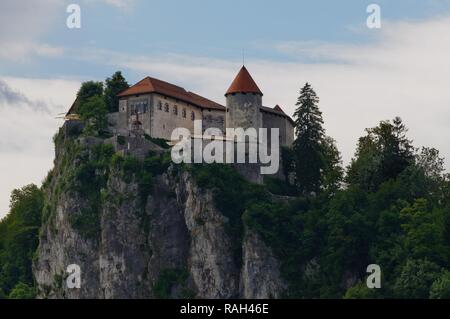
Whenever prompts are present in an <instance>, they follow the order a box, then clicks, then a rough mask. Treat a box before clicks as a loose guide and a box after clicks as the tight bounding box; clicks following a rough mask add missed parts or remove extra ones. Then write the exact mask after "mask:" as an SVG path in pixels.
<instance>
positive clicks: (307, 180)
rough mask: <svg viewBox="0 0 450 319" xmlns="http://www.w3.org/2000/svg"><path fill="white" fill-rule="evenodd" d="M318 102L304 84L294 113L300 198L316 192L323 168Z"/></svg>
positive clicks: (321, 131)
mask: <svg viewBox="0 0 450 319" xmlns="http://www.w3.org/2000/svg"><path fill="white" fill-rule="evenodd" d="M318 103H319V97H318V96H317V94H316V92H314V90H313V88H312V87H311V85H310V84H309V83H306V84H305V86H304V87H303V88H302V89H301V91H300V96H299V98H298V100H297V103H296V106H297V109H296V110H295V113H294V118H295V141H294V156H295V173H296V174H295V175H296V186H297V189H298V191H299V192H300V194H302V195H309V194H312V193H318V192H319V190H320V184H321V172H322V170H323V169H324V167H325V163H324V161H325V159H324V156H323V152H322V142H323V140H324V136H325V131H324V129H323V127H322V125H323V119H322V112H321V111H320V110H319V107H318Z"/></svg>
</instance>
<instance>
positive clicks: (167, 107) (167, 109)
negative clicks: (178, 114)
mask: <svg viewBox="0 0 450 319" xmlns="http://www.w3.org/2000/svg"><path fill="white" fill-rule="evenodd" d="M164 111H166V112H169V103H166V104H164Z"/></svg>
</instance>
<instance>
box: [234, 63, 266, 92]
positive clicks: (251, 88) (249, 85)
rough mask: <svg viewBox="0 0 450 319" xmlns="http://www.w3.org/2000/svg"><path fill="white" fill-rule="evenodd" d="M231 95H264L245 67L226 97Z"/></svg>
mask: <svg viewBox="0 0 450 319" xmlns="http://www.w3.org/2000/svg"><path fill="white" fill-rule="evenodd" d="M231 93H258V94H261V95H262V92H261V90H260V89H259V88H258V86H257V85H256V83H255V81H254V80H253V78H252V76H251V75H250V73H249V72H248V71H247V69H246V68H245V66H242V68H241V70H240V71H239V73H238V74H237V75H236V77H235V78H234V80H233V82H232V83H231V85H230V87H229V88H228V90H227V93H225V95H227V94H231Z"/></svg>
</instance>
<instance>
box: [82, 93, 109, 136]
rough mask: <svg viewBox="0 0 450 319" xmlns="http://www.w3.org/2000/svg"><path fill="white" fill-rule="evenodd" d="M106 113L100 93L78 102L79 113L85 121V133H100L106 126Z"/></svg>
mask: <svg viewBox="0 0 450 319" xmlns="http://www.w3.org/2000/svg"><path fill="white" fill-rule="evenodd" d="M107 113H108V110H107V108H106V104H105V100H104V99H103V97H102V96H100V95H94V96H92V97H90V98H88V99H87V100H86V102H84V103H83V104H80V108H79V115H80V118H81V120H82V121H83V122H84V123H85V133H86V134H88V135H102V134H103V133H104V132H105V130H106V128H107V126H108V121H107V118H106V115H107Z"/></svg>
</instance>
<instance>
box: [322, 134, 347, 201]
mask: <svg viewBox="0 0 450 319" xmlns="http://www.w3.org/2000/svg"><path fill="white" fill-rule="evenodd" d="M322 155H323V158H324V164H325V165H324V167H323V171H322V174H321V188H322V190H324V191H326V192H328V193H330V194H333V193H335V192H336V191H337V190H338V189H339V188H340V187H341V186H342V180H343V177H344V169H343V168H342V160H341V154H340V152H339V150H338V148H337V146H336V141H335V140H334V139H332V138H331V137H329V136H325V138H324V139H323V140H322Z"/></svg>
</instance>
